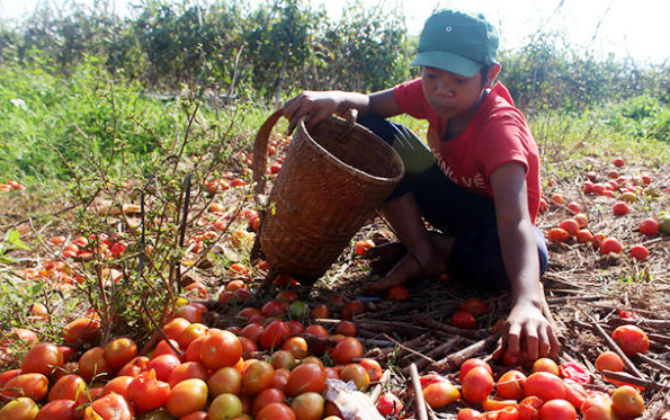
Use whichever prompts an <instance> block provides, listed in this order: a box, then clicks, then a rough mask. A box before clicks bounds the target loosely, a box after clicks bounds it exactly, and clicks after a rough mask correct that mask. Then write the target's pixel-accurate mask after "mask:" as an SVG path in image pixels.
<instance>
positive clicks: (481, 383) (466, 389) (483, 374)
mask: <svg viewBox="0 0 670 420" xmlns="http://www.w3.org/2000/svg"><path fill="white" fill-rule="evenodd" d="M461 385H462V391H463V398H465V400H466V401H468V402H470V403H473V404H474V403H479V402H481V401H482V400H484V399H485V398H486V397H487V396H488V395H489V394H490V393H491V391H492V390H493V377H492V376H491V374H490V373H489V371H488V370H487V369H486V368H485V367H483V366H476V367H473V368H472V369H470V371H469V372H468V373H467V374H466V375H465V377H464V378H463V381H462V382H461Z"/></svg>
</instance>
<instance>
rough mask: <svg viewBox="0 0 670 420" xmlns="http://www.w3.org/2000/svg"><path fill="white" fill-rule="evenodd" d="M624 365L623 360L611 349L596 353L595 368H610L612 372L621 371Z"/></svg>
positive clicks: (599, 370) (598, 369) (601, 369)
mask: <svg viewBox="0 0 670 420" xmlns="http://www.w3.org/2000/svg"><path fill="white" fill-rule="evenodd" d="M623 367H624V361H623V359H622V358H621V356H619V355H618V354H617V353H615V352H613V351H606V352H603V353H601V354H600V355H598V358H597V359H596V370H597V371H598V372H602V371H603V370H611V371H613V372H621V371H622V370H623Z"/></svg>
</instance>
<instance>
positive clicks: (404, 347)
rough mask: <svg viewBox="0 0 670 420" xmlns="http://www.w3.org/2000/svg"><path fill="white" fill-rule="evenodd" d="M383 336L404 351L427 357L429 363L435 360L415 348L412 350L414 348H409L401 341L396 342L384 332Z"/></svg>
mask: <svg viewBox="0 0 670 420" xmlns="http://www.w3.org/2000/svg"><path fill="white" fill-rule="evenodd" d="M384 336H385V337H386V338H388V339H389V340H391V341H392V342H393V343H394V344H395V345H396V346H398V347H399V348H400V349H402V350H405V351H406V352H409V353H412V354H415V355H417V356H419V357H422V358H424V359H428V360H429V361H430V362H431V363H435V360H433V359H431V358H430V357H428V356H426V355H425V354H423V353H420V352H418V351H416V350H414V349H412V348H410V347H407V346H406V345H404V344H402V343H399V342H397V341H396V340H394V339H393V338H391V337H389V336H388V335H386V334H384ZM412 341H414V340H412Z"/></svg>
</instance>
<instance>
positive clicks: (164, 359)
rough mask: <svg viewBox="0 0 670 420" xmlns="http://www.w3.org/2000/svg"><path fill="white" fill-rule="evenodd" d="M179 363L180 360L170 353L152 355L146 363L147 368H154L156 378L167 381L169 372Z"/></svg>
mask: <svg viewBox="0 0 670 420" xmlns="http://www.w3.org/2000/svg"><path fill="white" fill-rule="evenodd" d="M179 365H181V360H179V358H178V357H176V356H174V355H172V354H162V355H160V356H157V357H154V358H153V359H151V360H149V363H147V370H152V369H153V370H154V371H155V372H156V379H158V380H159V381H163V382H167V380H168V378H169V377H170V373H172V371H173V370H175V369H176V368H177V367H178V366H179Z"/></svg>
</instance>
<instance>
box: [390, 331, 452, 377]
mask: <svg viewBox="0 0 670 420" xmlns="http://www.w3.org/2000/svg"><path fill="white" fill-rule="evenodd" d="M459 341H461V338H460V337H451V338H450V339H449V340H447V341H445V342H444V343H442V344H440V345H439V346H437V347H435V348H434V349H433V350H431V351H429V352H428V353H427V354H426V355H427V356H428V357H430V358H431V359H435V358H437V357H441V356H442V355H443V354H445V353H447V352H449V351H451V349H453V348H454V346H456V344H457V343H458V342H459ZM428 364H429V362H428V359H420V360H417V361H416V367H417V369H423V368H424V367H426V366H428ZM403 373H407V372H404V370H403Z"/></svg>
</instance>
